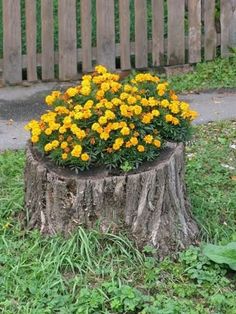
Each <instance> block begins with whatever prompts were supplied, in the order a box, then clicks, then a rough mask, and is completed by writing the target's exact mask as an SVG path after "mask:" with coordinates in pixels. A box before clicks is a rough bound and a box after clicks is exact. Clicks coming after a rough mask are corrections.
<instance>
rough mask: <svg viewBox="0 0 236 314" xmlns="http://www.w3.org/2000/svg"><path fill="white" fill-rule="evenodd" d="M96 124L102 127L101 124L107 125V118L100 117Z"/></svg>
mask: <svg viewBox="0 0 236 314" xmlns="http://www.w3.org/2000/svg"><path fill="white" fill-rule="evenodd" d="M98 122H99V123H100V124H101V125H103V124H106V123H107V118H106V117H104V116H101V117H100V118H99V119H98Z"/></svg>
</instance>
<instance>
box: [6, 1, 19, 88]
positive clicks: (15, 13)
mask: <svg viewBox="0 0 236 314" xmlns="http://www.w3.org/2000/svg"><path fill="white" fill-rule="evenodd" d="M3 36H4V37H3V71H4V72H3V78H4V81H5V83H7V84H17V83H20V82H21V81H22V67H21V15H20V1H19V0H3Z"/></svg>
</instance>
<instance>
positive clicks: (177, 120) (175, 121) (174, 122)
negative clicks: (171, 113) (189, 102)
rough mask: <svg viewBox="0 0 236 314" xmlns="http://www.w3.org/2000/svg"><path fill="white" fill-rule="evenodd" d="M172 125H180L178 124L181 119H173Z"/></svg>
mask: <svg viewBox="0 0 236 314" xmlns="http://www.w3.org/2000/svg"><path fill="white" fill-rule="evenodd" d="M172 124H174V125H178V124H179V119H178V118H175V117H173V119H172Z"/></svg>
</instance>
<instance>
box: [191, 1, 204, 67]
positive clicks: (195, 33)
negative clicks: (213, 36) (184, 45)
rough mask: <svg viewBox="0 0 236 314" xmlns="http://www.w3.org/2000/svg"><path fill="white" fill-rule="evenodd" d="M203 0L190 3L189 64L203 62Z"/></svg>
mask: <svg viewBox="0 0 236 314" xmlns="http://www.w3.org/2000/svg"><path fill="white" fill-rule="evenodd" d="M201 12H202V10H201V0H189V1H188V16H189V18H188V22H189V51H188V53H189V55H188V59H189V60H188V61H189V63H197V62H200V61H201Z"/></svg>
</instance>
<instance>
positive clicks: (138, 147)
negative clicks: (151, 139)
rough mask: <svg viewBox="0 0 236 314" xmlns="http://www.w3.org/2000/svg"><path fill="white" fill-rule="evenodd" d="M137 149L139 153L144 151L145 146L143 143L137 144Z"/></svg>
mask: <svg viewBox="0 0 236 314" xmlns="http://www.w3.org/2000/svg"><path fill="white" fill-rule="evenodd" d="M137 150H138V151H139V152H140V153H143V152H144V151H145V147H144V146H143V145H138V146H137Z"/></svg>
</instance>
